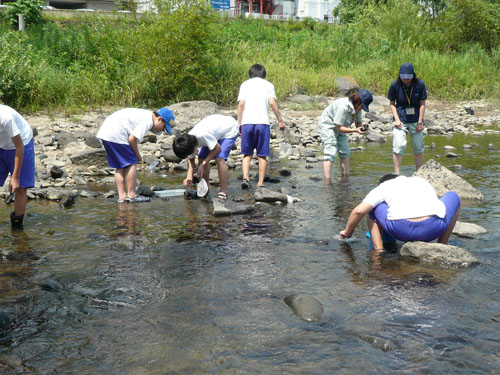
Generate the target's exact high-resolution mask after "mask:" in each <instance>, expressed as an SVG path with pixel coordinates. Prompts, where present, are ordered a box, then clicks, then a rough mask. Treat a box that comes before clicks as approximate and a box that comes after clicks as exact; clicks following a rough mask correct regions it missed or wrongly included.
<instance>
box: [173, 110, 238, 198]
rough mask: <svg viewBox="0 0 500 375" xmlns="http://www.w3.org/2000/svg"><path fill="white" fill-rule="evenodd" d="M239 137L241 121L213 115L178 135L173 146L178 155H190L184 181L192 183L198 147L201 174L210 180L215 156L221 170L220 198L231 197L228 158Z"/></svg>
mask: <svg viewBox="0 0 500 375" xmlns="http://www.w3.org/2000/svg"><path fill="white" fill-rule="evenodd" d="M236 138H238V122H237V121H236V120H235V119H234V118H232V117H231V116H224V115H210V116H208V117H205V118H204V119H203V120H201V121H200V122H198V123H197V124H196V125H195V126H194V127H193V129H191V131H190V132H189V133H183V134H181V135H179V136H177V137H175V139H174V142H173V145H172V148H173V150H174V153H175V155H177V157H179V158H181V159H184V158H186V157H187V158H188V171H187V176H186V179H185V180H184V185H185V186H186V187H190V186H191V185H192V183H193V174H194V170H195V167H196V164H195V158H196V151H197V149H198V147H201V149H200V152H199V154H198V171H197V175H198V177H199V178H202V177H203V178H204V179H205V180H206V181H207V183H208V180H209V177H210V164H209V163H210V161H211V160H212V159H215V163H216V164H217V170H218V172H219V181H220V192H219V193H218V194H217V198H219V199H226V198H227V184H228V180H229V178H228V171H227V163H226V160H227V158H228V156H229V152H231V149H232V148H233V145H234V142H236Z"/></svg>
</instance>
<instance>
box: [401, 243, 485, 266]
mask: <svg viewBox="0 0 500 375" xmlns="http://www.w3.org/2000/svg"><path fill="white" fill-rule="evenodd" d="M399 256H400V257H402V258H416V259H419V260H421V261H423V262H428V263H436V264H438V265H440V266H445V267H446V266H455V267H469V266H473V265H477V264H479V260H478V259H477V258H476V257H475V256H473V255H472V254H470V253H469V252H468V251H466V250H464V249H462V248H460V247H457V246H452V245H444V244H440V243H434V242H420V241H417V242H407V243H405V244H404V245H403V246H402V247H401V250H400V251H399Z"/></svg>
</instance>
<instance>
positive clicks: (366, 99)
mask: <svg viewBox="0 0 500 375" xmlns="http://www.w3.org/2000/svg"><path fill="white" fill-rule="evenodd" d="M358 94H359V97H360V98H361V106H362V107H363V109H364V111H365V112H370V110H369V109H368V106H369V105H370V104H371V102H373V95H372V93H371V92H370V91H368V90H365V89H362V90H359V91H358Z"/></svg>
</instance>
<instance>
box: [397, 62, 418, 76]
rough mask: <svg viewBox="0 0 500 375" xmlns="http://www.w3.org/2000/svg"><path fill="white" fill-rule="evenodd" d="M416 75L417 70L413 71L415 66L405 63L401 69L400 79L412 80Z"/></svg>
mask: <svg viewBox="0 0 500 375" xmlns="http://www.w3.org/2000/svg"><path fill="white" fill-rule="evenodd" d="M414 74H415V70H414V69H413V65H411V64H410V63H404V64H403V65H401V67H400V68H399V77H400V78H401V79H412V78H413V75H414Z"/></svg>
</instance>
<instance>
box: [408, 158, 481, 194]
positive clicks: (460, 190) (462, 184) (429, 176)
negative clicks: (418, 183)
mask: <svg viewBox="0 0 500 375" xmlns="http://www.w3.org/2000/svg"><path fill="white" fill-rule="evenodd" d="M413 176H419V177H422V178H425V179H426V180H427V181H429V183H430V184H431V185H432V186H433V187H434V189H435V190H436V193H437V195H438V196H440V197H441V196H443V194H444V193H446V192H448V191H455V192H456V193H457V194H458V195H459V196H460V198H461V199H470V200H477V201H481V202H482V201H483V200H484V195H483V194H482V193H481V192H480V191H479V190H477V189H476V188H475V187H474V186H472V185H471V184H469V183H468V182H467V181H465V180H464V179H463V178H462V177H460V176H458V175H457V174H455V173H453V172H452V171H450V170H449V169H447V168H445V167H444V166H442V165H441V164H439V163H438V162H437V161H435V160H433V159H429V160H428V161H427V162H426V163H425V164H424V165H422V167H420V169H419V170H418V171H416V172H415V173H414V174H413Z"/></svg>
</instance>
